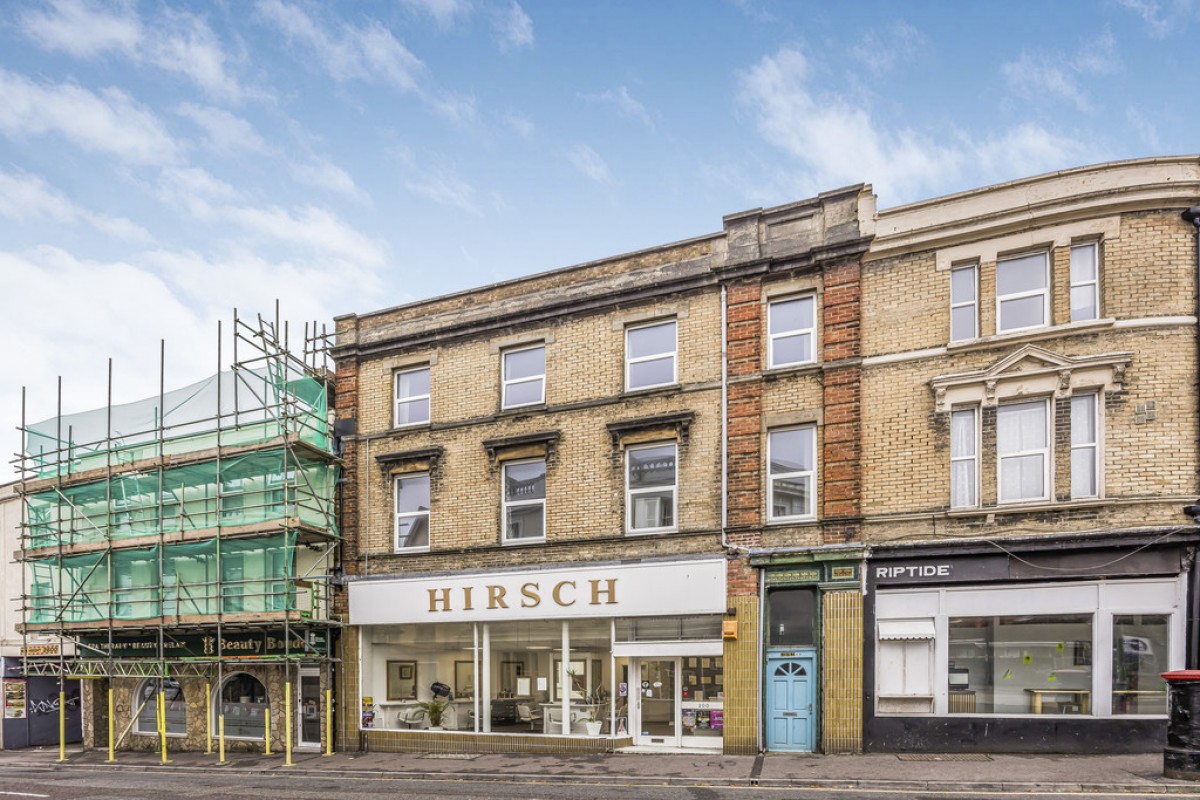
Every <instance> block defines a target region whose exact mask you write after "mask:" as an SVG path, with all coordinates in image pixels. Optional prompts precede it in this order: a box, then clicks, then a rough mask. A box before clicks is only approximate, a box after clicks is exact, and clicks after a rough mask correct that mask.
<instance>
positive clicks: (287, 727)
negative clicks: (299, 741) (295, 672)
mask: <svg viewBox="0 0 1200 800" xmlns="http://www.w3.org/2000/svg"><path fill="white" fill-rule="evenodd" d="M283 741H284V746H285V747H286V748H287V752H286V756H287V758H285V759H284V762H283V765H284V766H285V767H290V766H292V684H291V681H287V682H285V683H284V684H283Z"/></svg>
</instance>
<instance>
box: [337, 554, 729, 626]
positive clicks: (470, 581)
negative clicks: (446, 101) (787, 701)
mask: <svg viewBox="0 0 1200 800" xmlns="http://www.w3.org/2000/svg"><path fill="white" fill-rule="evenodd" d="M725 605H726V604H725V562H724V560H721V559H705V560H699V561H675V562H666V563H649V564H628V565H622V564H616V565H606V566H596V567H575V568H570V569H558V570H539V571H528V572H501V573H484V574H470V575H454V576H448V577H442V578H438V577H433V578H430V577H425V578H401V579H394V580H378V581H372V580H364V581H355V582H354V583H352V584H350V624H351V625H394V624H400V623H410V624H411V623H420V622H488V621H501V620H520V619H570V618H579V617H633V616H676V615H684V614H720V613H722V612H723V611H724V610H725Z"/></svg>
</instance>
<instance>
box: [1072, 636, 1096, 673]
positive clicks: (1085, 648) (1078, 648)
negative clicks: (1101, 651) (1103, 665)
mask: <svg viewBox="0 0 1200 800" xmlns="http://www.w3.org/2000/svg"><path fill="white" fill-rule="evenodd" d="M1072 649H1073V651H1074V656H1075V659H1074V660H1075V666H1077V667H1090V666H1091V665H1092V643H1091V642H1075V643H1074V647H1073V648H1072Z"/></svg>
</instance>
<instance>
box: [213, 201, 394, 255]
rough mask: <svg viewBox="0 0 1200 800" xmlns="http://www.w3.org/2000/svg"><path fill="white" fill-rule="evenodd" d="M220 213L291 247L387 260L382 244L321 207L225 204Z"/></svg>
mask: <svg viewBox="0 0 1200 800" xmlns="http://www.w3.org/2000/svg"><path fill="white" fill-rule="evenodd" d="M219 213H220V216H221V217H222V218H224V219H226V220H228V221H230V222H233V223H235V224H236V225H239V226H241V227H242V228H243V229H245V230H246V231H247V232H248V233H250V234H251V235H252V236H253V237H257V238H259V239H263V240H266V241H268V242H271V243H273V244H275V245H276V246H279V247H283V248H287V249H289V250H292V251H297V252H312V251H315V252H316V253H319V254H322V255H323V256H325V257H332V258H338V259H341V260H343V261H344V262H347V263H350V264H356V265H359V266H361V267H369V268H376V267H381V266H383V264H384V263H385V261H386V260H387V246H386V245H385V244H383V243H382V242H379V241H377V240H374V239H370V238H368V237H367V236H364V235H363V234H361V233H359V232H358V231H356V230H355V229H354V228H352V227H351V226H350V225H348V224H346V223H345V222H344V221H342V220H341V219H340V218H339V217H338V216H337V215H336V214H333V213H332V212H329V211H327V210H325V209H323V208H317V207H315V206H305V207H304V208H301V209H300V210H299V211H297V212H292V211H288V210H287V209H284V208H280V207H278V206H268V207H255V206H228V207H226V208H223V209H221V210H220V211H219Z"/></svg>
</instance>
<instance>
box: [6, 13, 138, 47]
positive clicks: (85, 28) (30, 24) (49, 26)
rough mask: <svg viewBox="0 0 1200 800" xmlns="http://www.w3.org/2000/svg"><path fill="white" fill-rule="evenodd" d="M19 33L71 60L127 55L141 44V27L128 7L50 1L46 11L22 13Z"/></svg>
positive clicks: (135, 15)
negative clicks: (115, 53) (115, 52)
mask: <svg viewBox="0 0 1200 800" xmlns="http://www.w3.org/2000/svg"><path fill="white" fill-rule="evenodd" d="M19 25H20V28H21V30H22V32H24V34H25V35H26V36H28V37H29V38H30V39H32V40H33V41H35V42H36V43H37V44H38V45H39V46H40V47H42V48H43V49H45V50H56V51H60V52H64V53H67V54H68V55H71V56H74V57H75V58H94V57H95V56H98V55H102V54H104V53H108V52H110V51H118V52H122V53H131V52H133V51H134V49H135V48H136V47H137V46H138V44H139V43H140V42H141V40H142V23H141V20H139V19H138V16H137V12H136V10H135V9H134V8H133V6H132V5H131V4H130V3H128V2H125V3H115V4H111V5H107V6H102V5H100V4H98V3H92V2H84V0H51V2H50V3H49V5H48V7H46V8H43V9H39V10H36V11H29V12H27V13H25V14H24V15H23V16H22V17H21V19H20V22H19Z"/></svg>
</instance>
